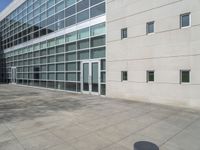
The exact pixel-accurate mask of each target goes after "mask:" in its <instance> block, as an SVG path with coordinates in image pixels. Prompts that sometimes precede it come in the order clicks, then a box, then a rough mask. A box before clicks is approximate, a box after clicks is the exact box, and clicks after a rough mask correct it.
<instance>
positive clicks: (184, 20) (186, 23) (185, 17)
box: [181, 14, 190, 27]
mask: <svg viewBox="0 0 200 150" xmlns="http://www.w3.org/2000/svg"><path fill="white" fill-rule="evenodd" d="M189 25H190V14H185V15H181V27H187V26H189Z"/></svg>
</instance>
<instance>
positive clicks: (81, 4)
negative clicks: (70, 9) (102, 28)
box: [77, 0, 89, 12]
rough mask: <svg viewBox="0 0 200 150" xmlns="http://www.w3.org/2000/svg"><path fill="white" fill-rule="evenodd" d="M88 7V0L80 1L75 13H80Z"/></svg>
mask: <svg viewBox="0 0 200 150" xmlns="http://www.w3.org/2000/svg"><path fill="white" fill-rule="evenodd" d="M88 7H89V0H82V1H80V2H79V3H78V4H77V11H78V12H79V11H82V10H84V9H86V8H88Z"/></svg>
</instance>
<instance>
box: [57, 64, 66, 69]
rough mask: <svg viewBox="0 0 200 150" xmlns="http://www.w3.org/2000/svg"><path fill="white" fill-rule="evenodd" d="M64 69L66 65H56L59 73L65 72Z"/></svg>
mask: <svg viewBox="0 0 200 150" xmlns="http://www.w3.org/2000/svg"><path fill="white" fill-rule="evenodd" d="M64 68H65V67H64V64H57V65H56V70H57V71H64Z"/></svg>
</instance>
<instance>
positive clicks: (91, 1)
mask: <svg viewBox="0 0 200 150" xmlns="http://www.w3.org/2000/svg"><path fill="white" fill-rule="evenodd" d="M103 1H104V0H90V6H93V5H95V4H98V3H100V2H103Z"/></svg>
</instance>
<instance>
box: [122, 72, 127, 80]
mask: <svg viewBox="0 0 200 150" xmlns="http://www.w3.org/2000/svg"><path fill="white" fill-rule="evenodd" d="M127 80H128V72H127V71H122V72H121V81H127Z"/></svg>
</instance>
